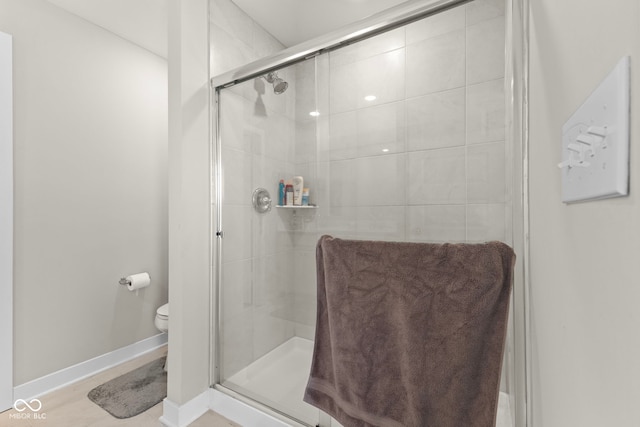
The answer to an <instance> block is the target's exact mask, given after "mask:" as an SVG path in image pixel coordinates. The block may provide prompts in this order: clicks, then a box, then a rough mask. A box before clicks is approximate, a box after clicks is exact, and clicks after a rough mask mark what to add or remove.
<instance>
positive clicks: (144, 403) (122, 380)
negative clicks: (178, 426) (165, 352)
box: [87, 357, 167, 418]
mask: <svg viewBox="0 0 640 427" xmlns="http://www.w3.org/2000/svg"><path fill="white" fill-rule="evenodd" d="M165 359H166V357H161V358H160V359H157V360H154V361H153V362H150V363H147V364H146V365H143V366H141V367H139V368H137V369H134V370H133V371H131V372H127V373H126V374H124V375H120V376H119V377H117V378H114V379H112V380H111V381H107V382H106V383H104V384H102V385H99V386H98V387H96V388H94V389H93V390H91V391H90V392H89V394H88V395H87V396H88V397H89V399H90V400H91V401H92V402H94V403H95V404H97V405H98V406H100V407H101V408H102V409H104V410H105V411H107V412H108V413H110V414H111V415H113V416H114V417H116V418H130V417H133V416H136V415H138V414H141V413H142V412H144V411H146V410H147V409H149V408H151V407H152V406H154V405H156V404H158V403H160V402H161V401H162V399H164V398H165V397H167V373H166V372H165V371H164V368H163V366H164V361H165Z"/></svg>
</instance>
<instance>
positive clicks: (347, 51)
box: [329, 24, 464, 67]
mask: <svg viewBox="0 0 640 427" xmlns="http://www.w3.org/2000/svg"><path fill="white" fill-rule="evenodd" d="M463 25H464V24H463ZM404 33H405V30H404V28H398V29H395V30H391V31H388V32H386V33H383V34H380V35H377V36H375V37H371V38H369V39H366V40H363V41H361V42H359V43H354V44H352V45H349V46H346V47H343V48H340V49H336V50H334V51H332V52H330V53H329V62H330V65H331V67H337V66H341V65H346V64H350V63H353V62H356V61H360V60H363V59H366V58H369V57H371V56H376V55H380V54H382V53H385V52H389V51H392V50H396V49H399V48H401V47H404V44H405V42H404V37H405V36H404Z"/></svg>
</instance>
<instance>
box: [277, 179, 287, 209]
mask: <svg viewBox="0 0 640 427" xmlns="http://www.w3.org/2000/svg"><path fill="white" fill-rule="evenodd" d="M284 196H285V187H284V179H281V180H280V183H279V184H278V206H284Z"/></svg>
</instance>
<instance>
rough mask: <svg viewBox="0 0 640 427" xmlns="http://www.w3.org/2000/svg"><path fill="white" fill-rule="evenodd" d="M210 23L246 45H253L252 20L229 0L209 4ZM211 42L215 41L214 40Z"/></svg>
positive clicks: (217, 0)
mask: <svg viewBox="0 0 640 427" xmlns="http://www.w3.org/2000/svg"><path fill="white" fill-rule="evenodd" d="M209 5H210V7H211V14H210V15H209V16H210V17H211V22H212V23H214V24H216V25H218V26H219V27H220V28H222V29H223V30H225V31H226V32H227V33H228V34H230V35H232V36H233V37H234V38H236V39H239V40H240V41H242V42H243V43H245V44H247V45H249V46H250V45H251V44H252V43H253V37H252V32H253V26H252V25H253V20H252V19H251V18H250V17H249V15H247V14H246V13H244V12H243V11H242V10H241V9H240V8H239V7H238V6H236V5H235V3H233V1H231V0H215V1H211V2H209ZM213 40H216V39H215V38H214V39H213Z"/></svg>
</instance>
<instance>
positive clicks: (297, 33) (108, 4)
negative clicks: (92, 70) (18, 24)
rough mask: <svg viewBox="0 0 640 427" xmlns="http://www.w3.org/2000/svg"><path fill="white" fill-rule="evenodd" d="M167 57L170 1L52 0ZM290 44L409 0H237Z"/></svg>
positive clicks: (255, 18)
mask: <svg viewBox="0 0 640 427" xmlns="http://www.w3.org/2000/svg"><path fill="white" fill-rule="evenodd" d="M48 1H49V2H50V3H53V4H55V5H56V6H59V7H61V8H63V9H66V10H67V11H69V12H71V13H73V14H75V15H78V16H80V17H81V18H84V19H86V20H87V21H90V22H92V23H94V24H96V25H98V26H100V27H102V28H105V29H106V30H108V31H111V32H113V33H115V34H117V35H119V36H120V37H122V38H124V39H127V40H129V41H132V42H133V43H136V44H137V45H139V46H142V47H144V48H145V49H148V50H150V51H152V52H154V53H156V54H157V55H160V56H162V57H164V58H166V57H167V19H168V18H167V17H168V0H48ZM233 2H234V3H235V4H236V5H237V6H238V7H240V8H241V9H242V10H243V11H244V12H245V13H247V14H248V15H249V16H251V17H252V18H253V19H254V20H255V21H256V22H258V23H259V24H260V25H261V26H262V27H263V28H265V29H266V30H267V31H268V32H269V33H271V34H272V35H273V36H274V37H275V38H276V39H278V40H279V41H280V42H281V43H282V44H284V45H285V46H287V47H288V46H293V45H296V44H298V43H301V42H303V41H306V40H309V39H312V38H314V37H317V36H320V35H322V34H325V33H327V32H330V31H333V30H335V29H338V28H340V27H342V26H344V25H347V24H349V23H352V22H355V21H357V20H360V19H363V18H366V17H367V16H370V15H373V14H375V13H377V12H380V11H382V10H384V9H387V8H389V7H392V6H395V5H397V4H399V3H404V2H405V0H233Z"/></svg>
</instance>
